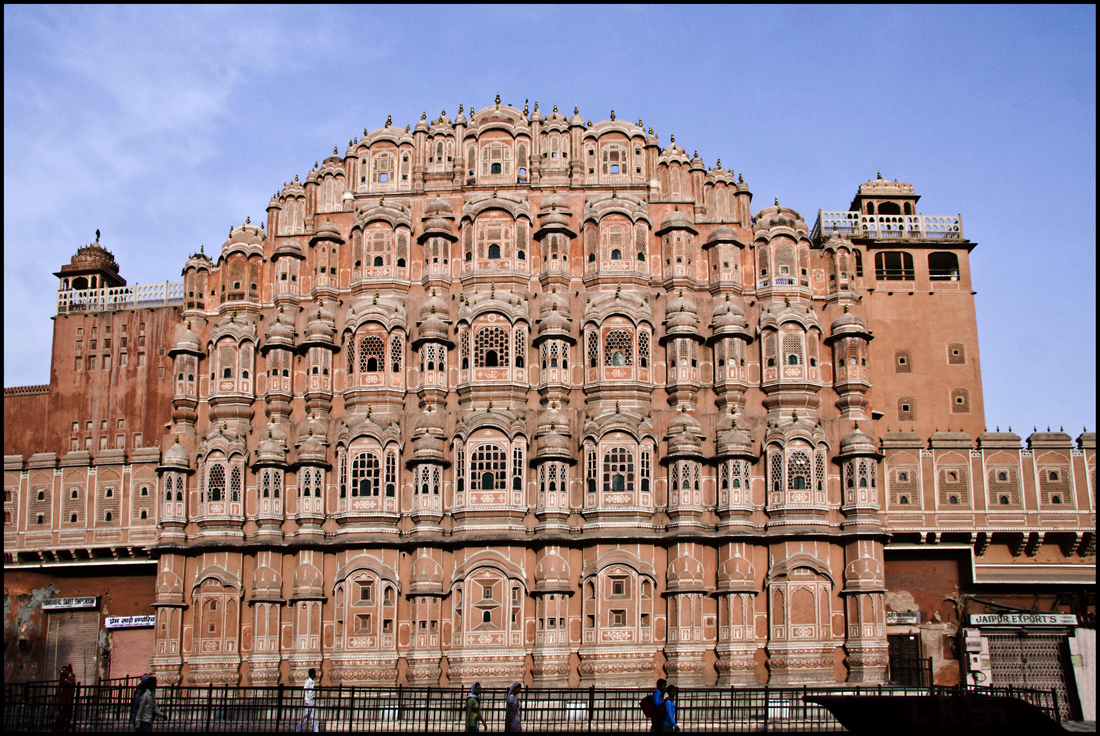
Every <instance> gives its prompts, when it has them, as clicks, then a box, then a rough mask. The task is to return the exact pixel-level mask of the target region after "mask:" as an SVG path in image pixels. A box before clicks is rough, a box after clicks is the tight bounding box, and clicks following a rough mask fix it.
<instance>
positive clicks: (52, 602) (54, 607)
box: [42, 595, 99, 611]
mask: <svg viewBox="0 0 1100 736" xmlns="http://www.w3.org/2000/svg"><path fill="white" fill-rule="evenodd" d="M98 601H99V598H98V597H97V596H94V595H93V596H92V597H91V598H50V599H49V600H45V601H42V610H43V611H63V610H66V609H69V608H95V607H96V605H97V603H98Z"/></svg>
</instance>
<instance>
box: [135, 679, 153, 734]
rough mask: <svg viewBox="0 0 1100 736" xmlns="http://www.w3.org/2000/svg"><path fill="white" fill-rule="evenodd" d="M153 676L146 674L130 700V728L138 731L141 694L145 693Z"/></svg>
mask: <svg viewBox="0 0 1100 736" xmlns="http://www.w3.org/2000/svg"><path fill="white" fill-rule="evenodd" d="M150 677H152V675H149V674H145V675H142V676H141V677H140V678H139V679H138V684H137V687H135V688H134V694H133V696H132V697H131V698H130V726H131V727H132V728H133V729H134V730H135V731H136V730H137V726H138V717H137V714H138V706H139V705H141V694H142V693H144V692H145V686H146V685H147V684H148V682H149V678H150Z"/></svg>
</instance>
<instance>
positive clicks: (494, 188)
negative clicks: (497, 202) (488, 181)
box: [493, 187, 497, 198]
mask: <svg viewBox="0 0 1100 736" xmlns="http://www.w3.org/2000/svg"><path fill="white" fill-rule="evenodd" d="M496 196H497V188H496V187H493V197H494V198H495V197H496Z"/></svg>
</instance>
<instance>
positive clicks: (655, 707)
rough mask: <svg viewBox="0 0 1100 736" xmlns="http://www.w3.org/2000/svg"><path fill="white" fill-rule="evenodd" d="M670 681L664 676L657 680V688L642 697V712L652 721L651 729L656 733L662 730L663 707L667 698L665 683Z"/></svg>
mask: <svg viewBox="0 0 1100 736" xmlns="http://www.w3.org/2000/svg"><path fill="white" fill-rule="evenodd" d="M667 684H668V683H667V682H666V681H665V679H664V678H661V679H660V680H657V688H656V689H655V690H654V691H653V692H652V693H650V694H649V695H646V696H645V697H644V698H642V702H641V706H642V714H643V715H645V717H646V718H648V719H649V721H650V730H651V731H653V732H655V733H660V731H661V723H662V719H661V715H660V714H661V709H662V708H663V707H664V699H665V685H667Z"/></svg>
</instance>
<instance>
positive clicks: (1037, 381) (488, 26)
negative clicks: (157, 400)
mask: <svg viewBox="0 0 1100 736" xmlns="http://www.w3.org/2000/svg"><path fill="white" fill-rule="evenodd" d="M497 93H499V94H500V95H501V99H502V101H503V102H507V103H512V104H515V105H517V106H520V107H522V105H523V102H524V100H525V99H529V100H530V101H531V103H532V104H533V103H534V101H535V100H538V101H539V104H540V108H541V109H543V110H544V111H549V110H550V109H551V108H552V106H553V105H554V104H557V105H558V106H559V109H561V110H562V111H563V112H565V111H568V112H571V111H572V108H573V106H574V105H576V106H578V107H579V108H580V112H581V115H582V116H583V117H585V118H586V119H587V118H592V119H593V120H600V119H604V118H606V117H607V116H608V115H609V113H610V111H611V109H612V108H613V109H614V110H615V113H616V117H621V118H625V119H630V120H637V119H638V118H642V119H643V120H644V122H645V125H646V126H647V127H648V126H652V127H653V128H654V130H655V132H657V134H658V135H659V137H660V140H661V143H662V144H663V145H667V142H668V139H669V135H670V134H673V133H674V134H675V135H676V142H677V144H679V145H682V146H683V147H684V148H686V149H687V150H688V151H692V150H695V149H698V151H699V153H700V155H701V156H702V158H703V160H704V161H705V163H706V165H707V166H708V167H710V166H713V165H714V162H715V159H717V158H721V159H722V163H723V166H725V167H726V168H731V167H732V168H733V169H735V170H736V171H737V172H738V173H743V174H744V177H745V180H746V182H748V184H749V185H750V187H751V189H752V192H753V207H754V211H755V210H756V209H759V208H761V207H764V206H767V205H768V204H770V203H771V202H772V201H773V199H774V198H775V197H779V200H780V202H781V203H782V204H784V205H786V206H790V207H794V208H795V209H797V210H799V211H800V212H801V213H802V214H803V216H804V217H805V218H806V220H807V222H808V223H809V224H810V225H811V226H812V225H813V222H814V220H815V219H816V215H817V210H818V209H845V208H846V207H847V206H848V204H849V202H850V201H851V198H852V195H853V194H854V193H855V190H856V187H857V186H858V185H859V184H860V183H861V182H863V181H866V180H868V179H869V178H872V177H874V175H875V172H877V171H881V172H882V174H883V176H884V177H885V178H888V179H899V180H901V181H906V182H911V183H912V184H913V185H914V186H915V187H916V189H917V193H918V194H920V195H922V198H921V202H920V206H919V209H920V211H922V212H924V213H925V214H955V213H962V215H963V220H964V226H965V230H966V234H967V236H968V237H969V238H970V239H971V240H973V241H976V242H977V243H978V244H979V245H978V247H977V249H976V250H975V251H974V252H973V253H972V255H971V266H972V271H973V274H974V288H975V290H976V291H977V292H978V295H977V297H976V299H977V310H978V329H979V340H980V350H981V362H982V374H983V382H984V386H985V405H986V422H987V424H988V425H989V427H990V428H993V427H994V426H996V425H1000V426H1001V427H1002V429H1003V428H1005V427H1007V426H1008V425H1012V426H1013V429H1015V430H1016V431H1017V432H1018V433H1019V434H1022V435H1026V434H1027V433H1028V432H1030V430H1031V427H1032V426H1033V425H1040V426H1042V427H1045V426H1046V425H1048V424H1049V425H1051V426H1053V427H1057V426H1060V425H1064V426H1065V427H1066V430H1067V431H1070V432H1072V433H1073V434H1074V436H1076V434H1077V433H1079V432H1080V431H1081V428H1082V427H1083V426H1088V427H1089V429H1092V430H1094V429H1095V427H1096V362H1095V355H1096V283H1095V273H1096V9H1095V8H1094V7H1092V6H1075V7H1053V6H1042V7H1015V6H1013V7H992V6H985V5H983V6H977V7H959V6H950V7H930V6H921V7H899V6H884V5H877V6H871V7H831V6H811V7H786V6H784V7H763V8H756V7H740V6H736V7H724V6H722V7H719V6H704V7H692V6H672V7H664V6H648V5H642V6H630V7H604V6H566V7H556V6H499V5H497V6H491V7H485V8H482V7H475V6H468V5H467V6H446V7H429V6H416V7H413V8H402V7H394V6H388V5H386V6H368V7H353V8H349V7H336V8H332V7H315V6H308V7H282V6H280V7H276V8H260V7H256V6H248V7H212V8H191V7H188V8H175V7H167V8H164V7H135V6H121V7H55V6H51V7H25V6H18V7H15V6H10V5H9V6H5V8H4V184H5V186H4V240H5V242H4V266H5V268H4V357H5V359H4V385H5V386H17V385H25V384H36V383H47V382H48V381H49V371H50V366H49V361H50V349H51V335H52V322H51V321H50V317H51V316H52V314H53V313H54V309H55V293H56V289H57V281H56V279H55V278H54V277H53V276H52V275H51V274H52V273H53V272H54V271H56V270H57V269H58V268H59V267H60V266H61V265H63V264H64V263H67V262H68V260H69V258H70V257H71V256H72V254H73V253H74V252H75V251H76V249H77V248H78V247H79V246H81V245H84V244H87V243H88V242H90V241H92V240H93V239H94V237H95V235H94V234H95V230H96V229H97V228H98V229H100V230H102V233H103V236H102V243H103V244H104V245H105V246H106V247H107V248H108V249H109V250H111V251H112V252H113V253H114V254H115V257H116V258H117V260H118V261H119V263H120V265H121V272H122V275H123V276H124V277H125V278H126V279H127V281H128V282H129V283H131V284H136V283H143V284H144V283H157V282H163V281H177V280H179V279H180V278H181V277H180V271H181V269H182V267H183V263H184V261H185V259H186V258H187V256H188V255H189V254H190V253H192V252H194V251H197V250H198V248H199V244H200V243H202V244H205V245H206V248H207V251H208V252H210V251H212V250H215V249H216V248H217V246H219V245H220V244H221V242H222V241H223V240H224V238H225V235H226V233H227V232H228V230H229V226H230V225H231V224H239V223H241V222H243V221H244V219H245V216H251V217H252V219H253V221H257V220H258V219H263V217H264V208H265V207H266V205H267V201H268V199H269V198H270V197H271V195H272V194H273V193H274V192H275V191H276V190H277V189H279V188H280V187H281V186H282V183H283V182H285V181H288V180H291V179H293V178H294V175H295V174H299V175H300V176H302V177H303V178H304V175H305V174H306V173H307V172H308V171H309V169H310V168H311V166H312V165H313V162H314V161H315V160H318V159H321V158H324V156H325V155H327V154H328V152H329V151H331V150H332V147H333V146H334V145H337V146H339V147H340V150H341V151H342V150H344V147H345V146H346V144H347V142H348V140H349V139H350V138H352V137H353V136H356V135H362V133H361V131H362V130H363V128H364V127H369V128H371V129H373V128H377V127H380V126H381V125H382V124H383V123H384V122H385V119H386V116H387V115H392V116H393V121H394V123H395V124H400V125H402V126H403V125H404V124H406V123H410V124H414V123H415V122H416V120H418V119H419V117H420V114H421V112H424V111H426V112H427V113H428V115H429V116H430V117H432V116H437V115H439V112H440V110H443V109H446V110H447V112H448V114H449V115H450V116H452V117H453V116H454V114H455V113H456V112H457V110H458V105H459V103H463V104H464V105H465V106H466V108H467V109H469V107H470V106H471V105H474V106H477V107H479V108H480V107H483V106H485V105H488V104H490V103H491V102H492V100H493V97H494V96H495V95H496V94H497Z"/></svg>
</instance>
